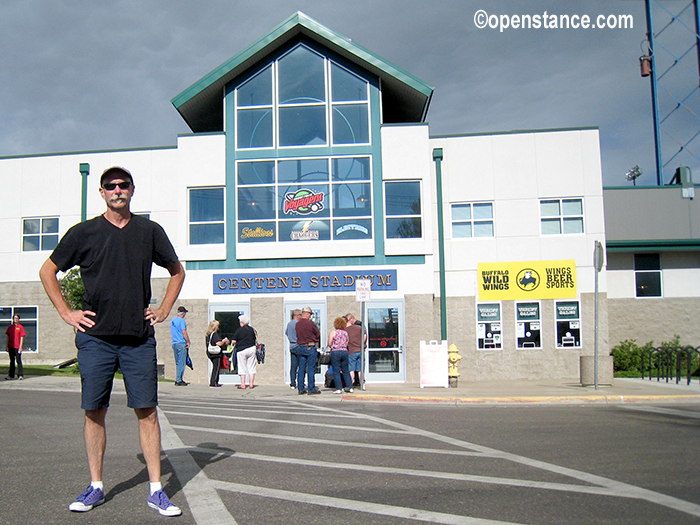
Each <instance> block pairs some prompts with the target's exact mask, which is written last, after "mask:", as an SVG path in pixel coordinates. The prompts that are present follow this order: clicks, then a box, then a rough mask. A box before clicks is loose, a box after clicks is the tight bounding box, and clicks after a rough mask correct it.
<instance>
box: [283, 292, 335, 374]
mask: <svg viewBox="0 0 700 525" xmlns="http://www.w3.org/2000/svg"><path fill="white" fill-rule="evenodd" d="M305 306H308V307H310V308H311V309H312V310H313V313H312V314H311V320H312V321H313V322H314V323H316V326H318V329H319V331H320V332H321V341H320V344H321V348H323V347H324V346H326V343H327V342H328V334H327V333H326V327H327V326H328V322H327V320H326V303H325V301H303V302H296V301H295V302H289V303H284V327H285V328H286V327H287V323H288V322H289V321H291V320H292V318H293V315H292V313H293V312H294V310H301V309H302V308H304V307H305ZM290 366H291V359H290V357H289V340H288V339H287V338H286V337H285V338H284V382H285V383H287V384H289V383H290V377H289V367H290ZM326 370H328V365H319V364H318V363H316V375H315V376H314V377H315V379H314V381H315V383H316V386H317V387H318V388H321V387H322V386H323V380H324V377H325V374H326ZM295 383H296V381H295Z"/></svg>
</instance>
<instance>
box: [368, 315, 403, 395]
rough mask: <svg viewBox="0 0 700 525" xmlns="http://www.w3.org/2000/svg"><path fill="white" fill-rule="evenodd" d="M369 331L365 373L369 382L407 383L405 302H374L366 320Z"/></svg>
mask: <svg viewBox="0 0 700 525" xmlns="http://www.w3.org/2000/svg"><path fill="white" fill-rule="evenodd" d="M363 322H364V323H366V324H365V329H366V330H367V343H368V344H367V346H368V348H367V350H366V353H365V374H366V381H367V382H368V383H404V382H405V381H406V353H405V352H404V348H405V347H406V345H405V343H404V334H405V328H404V305H403V302H402V301H372V302H371V303H369V304H368V305H367V312H366V316H365V319H364V320H363Z"/></svg>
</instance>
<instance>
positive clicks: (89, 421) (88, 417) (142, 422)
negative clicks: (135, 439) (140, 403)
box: [85, 407, 161, 483]
mask: <svg viewBox="0 0 700 525" xmlns="http://www.w3.org/2000/svg"><path fill="white" fill-rule="evenodd" d="M134 412H135V413H136V417H137V418H138V420H139V442H140V444H141V451H142V452H143V457H144V459H145V460H146V468H147V469H148V478H149V480H150V481H151V482H154V483H155V482H158V481H160V472H161V471H160V424H159V423H158V412H157V409H156V408H155V407H153V408H137V409H134ZM106 416H107V407H104V408H99V409H97V410H86V411H85V450H86V452H87V457H88V466H89V468H90V477H91V480H92V481H102V468H103V463H104V455H105V449H106V447H107V428H106V425H105V418H106Z"/></svg>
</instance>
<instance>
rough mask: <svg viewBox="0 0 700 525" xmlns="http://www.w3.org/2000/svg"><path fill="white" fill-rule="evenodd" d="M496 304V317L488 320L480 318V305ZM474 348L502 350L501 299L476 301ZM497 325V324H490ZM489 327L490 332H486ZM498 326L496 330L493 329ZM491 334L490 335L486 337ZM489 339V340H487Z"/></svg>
mask: <svg viewBox="0 0 700 525" xmlns="http://www.w3.org/2000/svg"><path fill="white" fill-rule="evenodd" d="M483 306H485V307H488V306H491V307H494V306H497V307H498V308H497V310H498V319H496V320H494V321H489V320H486V319H480V313H481V307H483ZM475 317H476V349H477V351H478V352H489V351H501V350H503V344H504V341H503V336H504V330H503V303H502V301H477V303H476V312H475ZM491 325H497V326H491ZM488 328H491V332H487V330H488ZM495 328H498V332H496V331H495ZM489 334H491V337H486V336H487V335H489ZM489 340H490V341H489Z"/></svg>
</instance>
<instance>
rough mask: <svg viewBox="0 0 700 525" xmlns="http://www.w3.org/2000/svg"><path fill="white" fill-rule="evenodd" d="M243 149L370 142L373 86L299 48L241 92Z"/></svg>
mask: <svg viewBox="0 0 700 525" xmlns="http://www.w3.org/2000/svg"><path fill="white" fill-rule="evenodd" d="M235 97H236V98H235V101H236V145H237V148H238V149H268V148H290V147H291V148H294V147H308V146H311V147H313V146H342V145H356V144H369V143H370V142H371V140H370V129H369V120H370V117H369V111H370V108H369V82H367V81H366V80H365V79H363V78H361V77H359V76H358V75H356V74H355V73H353V72H351V71H349V70H348V69H346V68H344V67H342V66H341V65H339V64H338V63H336V62H333V61H332V60H330V59H328V58H327V57H324V56H323V55H321V54H319V53H317V52H316V51H313V50H312V49H310V48H309V47H307V46H305V45H303V44H299V45H297V46H296V47H294V48H293V49H292V50H290V51H289V52H287V53H286V54H284V55H282V56H281V57H280V58H278V59H277V60H276V61H274V62H273V63H272V64H270V65H268V66H267V67H265V68H264V69H262V70H261V71H259V72H258V73H256V74H255V75H254V76H252V77H251V78H250V79H248V80H246V81H245V82H244V83H242V84H241V85H240V86H238V88H236V90H235Z"/></svg>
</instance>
